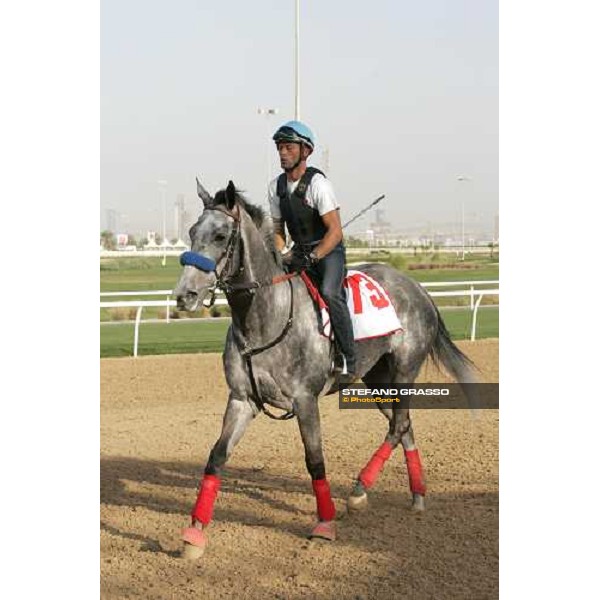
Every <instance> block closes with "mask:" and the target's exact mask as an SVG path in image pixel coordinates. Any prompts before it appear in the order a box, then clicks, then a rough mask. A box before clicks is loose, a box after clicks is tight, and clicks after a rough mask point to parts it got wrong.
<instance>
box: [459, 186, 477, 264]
mask: <svg viewBox="0 0 600 600" xmlns="http://www.w3.org/2000/svg"><path fill="white" fill-rule="evenodd" d="M456 179H457V181H471V180H472V179H473V178H472V177H467V176H466V175H459V176H458V177H457V178H456ZM460 207H461V209H460V212H461V218H460V219H461V238H462V258H461V260H462V261H464V260H465V197H464V193H462V194H461V195H460Z"/></svg>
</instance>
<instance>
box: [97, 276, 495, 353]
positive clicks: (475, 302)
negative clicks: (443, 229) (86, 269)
mask: <svg viewBox="0 0 600 600" xmlns="http://www.w3.org/2000/svg"><path fill="white" fill-rule="evenodd" d="M499 283H500V282H499V281H498V280H495V281H443V282H439V281H436V282H425V283H421V285H422V286H423V287H425V288H443V287H458V286H461V285H465V286H469V288H468V289H462V290H446V291H430V292H429V295H430V296H431V297H432V298H449V297H463V298H464V297H469V300H470V304H469V308H470V310H471V313H472V314H471V341H474V340H475V335H476V330H477V313H478V311H479V306H480V304H481V301H482V299H483V297H484V296H498V297H499V296H500V289H499V288H498V287H496V288H484V289H480V288H479V286H481V285H486V286H487V285H499ZM127 296H129V297H131V296H165V300H120V301H116V302H113V301H110V302H109V301H100V308H137V311H136V313H135V322H134V331H133V356H137V355H138V342H139V332H140V323H141V322H142V320H141V318H142V310H143V309H144V308H145V307H162V308H167V309H168V308H171V307H173V306H177V302H176V301H175V300H171V297H172V296H173V290H155V291H142V292H101V293H100V297H103V298H107V297H109V298H116V297H127ZM215 304H216V305H224V304H227V300H226V299H225V298H217V299H216V300H215ZM441 308H444V307H441ZM165 313H166V317H165V320H166V322H167V323H169V322H170V321H169V310H166V311H165Z"/></svg>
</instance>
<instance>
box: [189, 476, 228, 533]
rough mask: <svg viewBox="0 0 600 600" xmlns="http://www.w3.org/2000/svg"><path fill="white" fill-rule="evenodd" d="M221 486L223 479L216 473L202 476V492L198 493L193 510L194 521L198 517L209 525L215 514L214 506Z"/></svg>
mask: <svg viewBox="0 0 600 600" xmlns="http://www.w3.org/2000/svg"><path fill="white" fill-rule="evenodd" d="M220 487H221V480H220V479H219V478H218V477H217V476H216V475H205V476H204V477H203V478H202V486H201V487H200V493H199V494H198V498H197V499H196V505H195V506H194V510H193V511H192V521H193V520H194V519H197V520H198V521H200V522H201V523H202V525H208V524H209V523H210V521H211V519H212V515H213V507H214V505H215V500H216V499H217V494H218V493H219V488H220Z"/></svg>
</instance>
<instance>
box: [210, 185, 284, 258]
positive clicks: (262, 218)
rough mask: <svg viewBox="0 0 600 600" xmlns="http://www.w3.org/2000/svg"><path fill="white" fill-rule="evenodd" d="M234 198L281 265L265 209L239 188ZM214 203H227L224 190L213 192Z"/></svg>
mask: <svg viewBox="0 0 600 600" xmlns="http://www.w3.org/2000/svg"><path fill="white" fill-rule="evenodd" d="M235 198H236V202H237V203H238V204H239V205H240V206H241V207H242V208H243V209H244V210H245V211H246V212H247V213H248V216H249V217H250V219H252V222H253V223H254V224H255V225H256V228H257V229H258V230H259V232H260V233H261V235H262V237H263V240H264V242H265V245H266V246H267V249H268V250H269V252H270V253H271V255H272V256H273V258H274V259H275V262H276V263H277V265H278V266H281V253H280V252H279V251H278V250H277V248H276V247H275V236H274V234H273V222H272V221H271V219H270V218H268V217H269V215H267V213H266V212H265V210H264V209H263V208H261V207H260V206H256V204H252V203H251V202H249V201H248V200H247V198H246V197H245V196H244V194H243V192H242V191H241V190H237V189H236V190H235ZM214 203H215V205H216V206H218V205H219V204H223V205H226V204H227V198H226V195H225V190H219V191H218V192H217V193H216V194H215V198H214Z"/></svg>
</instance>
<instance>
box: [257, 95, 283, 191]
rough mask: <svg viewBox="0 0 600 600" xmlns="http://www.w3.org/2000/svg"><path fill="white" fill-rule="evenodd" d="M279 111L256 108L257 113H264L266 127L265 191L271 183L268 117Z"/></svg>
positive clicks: (276, 109)
mask: <svg viewBox="0 0 600 600" xmlns="http://www.w3.org/2000/svg"><path fill="white" fill-rule="evenodd" d="M278 112H279V109H278V108H261V107H259V108H258V114H259V115H265V123H266V128H267V135H266V137H265V139H266V140H267V191H268V189H269V184H270V183H271V126H270V125H269V117H270V116H272V115H276V114H277V113H278Z"/></svg>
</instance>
